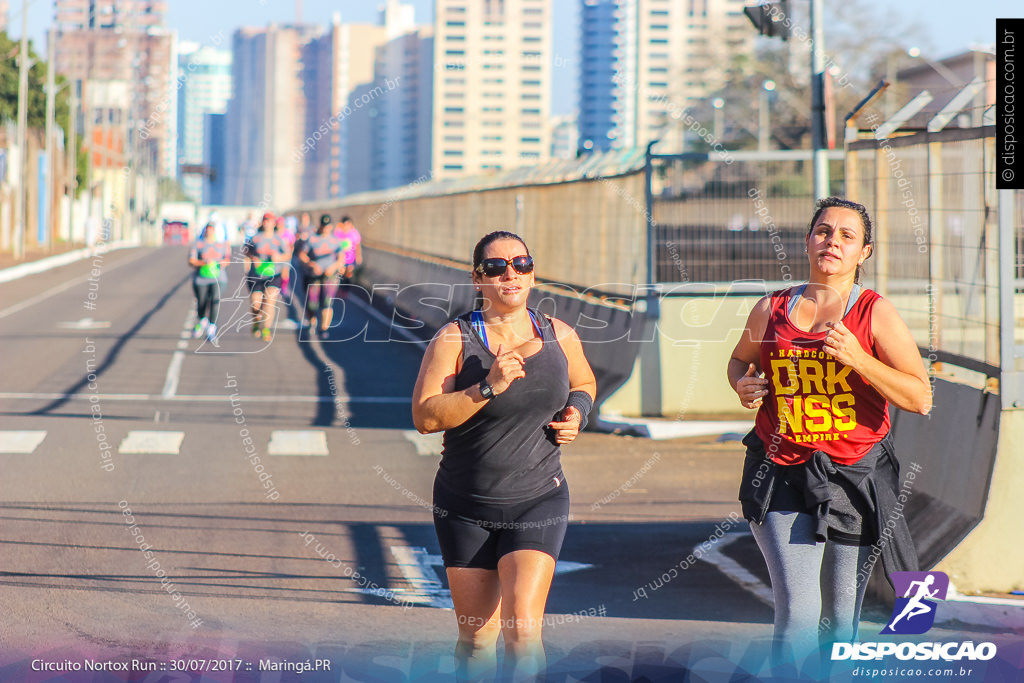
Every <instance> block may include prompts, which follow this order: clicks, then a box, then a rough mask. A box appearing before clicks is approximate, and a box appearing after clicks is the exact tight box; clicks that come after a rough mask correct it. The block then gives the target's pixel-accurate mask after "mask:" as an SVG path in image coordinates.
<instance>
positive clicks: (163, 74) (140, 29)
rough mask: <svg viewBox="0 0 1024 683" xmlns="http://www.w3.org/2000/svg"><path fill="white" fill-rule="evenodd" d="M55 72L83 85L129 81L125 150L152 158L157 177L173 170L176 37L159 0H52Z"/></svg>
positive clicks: (85, 87)
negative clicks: (128, 133) (128, 139)
mask: <svg viewBox="0 0 1024 683" xmlns="http://www.w3.org/2000/svg"><path fill="white" fill-rule="evenodd" d="M54 6H55V19H56V21H55V32H56V35H55V36H54V37H55V43H56V44H55V50H56V66H57V71H58V72H59V73H61V74H63V75H64V76H65V77H67V78H68V79H70V80H80V81H82V83H83V86H82V88H83V101H88V99H89V95H88V90H89V88H90V85H91V84H94V83H102V82H106V81H118V82H127V83H129V84H130V88H129V92H130V94H131V96H130V99H129V101H128V102H126V103H125V105H126V109H127V112H128V114H127V120H126V121H125V122H124V125H125V127H126V130H132V131H134V132H133V139H132V141H131V142H130V147H131V148H130V149H129V153H130V154H131V155H132V156H133V157H135V158H139V157H141V156H143V155H145V156H155V157H156V164H157V166H158V170H159V172H160V173H161V175H165V176H172V177H173V176H175V175H176V174H177V168H176V167H177V162H176V158H175V157H176V154H175V152H176V150H175V137H176V135H177V121H176V119H177V83H176V82H175V78H174V75H175V67H176V59H175V38H174V34H173V33H172V32H170V31H167V30H165V29H163V28H162V25H163V20H164V13H165V12H166V6H167V3H166V2H164V1H163V0H54Z"/></svg>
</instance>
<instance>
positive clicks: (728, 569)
mask: <svg viewBox="0 0 1024 683" xmlns="http://www.w3.org/2000/svg"><path fill="white" fill-rule="evenodd" d="M745 536H750V533H749V532H746V531H739V532H729V533H727V534H725V536H723V537H722V540H720V541H719V542H718V543H716V544H714V545H712V546H711V550H709V551H708V552H706V553H704V555H703V556H702V557H701V558H700V559H701V560H704V561H705V562H707V563H708V564H711V565H714V566H715V567H716V568H717V569H718V571H720V572H722V573H723V574H725V575H726V576H728V577H729V578H730V579H732V580H733V581H735V582H736V583H737V584H739V585H740V587H741V588H745V589H746V590H747V591H749V592H750V593H752V594H753V595H754V597H755V598H757V599H758V600H760V601H761V602H763V603H765V604H766V605H768V606H769V607H774V606H775V598H774V597H773V596H772V589H771V588H769V587H768V586H766V585H764V583H763V582H762V581H761V579H759V578H757V577H756V576H754V575H753V574H751V573H750V571H748V570H747V569H746V568H745V567H743V566H742V565H741V564H740V563H739V562H737V561H736V560H734V559H732V558H731V557H728V556H727V555H726V554H725V553H724V552H722V551H723V550H725V548H727V547H729V546H730V545H731V544H733V543H735V542H736V541H738V540H740V539H741V538H743V537H745Z"/></svg>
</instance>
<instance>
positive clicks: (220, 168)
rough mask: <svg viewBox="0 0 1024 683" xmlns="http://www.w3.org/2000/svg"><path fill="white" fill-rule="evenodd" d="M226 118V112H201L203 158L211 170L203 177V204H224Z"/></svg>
mask: <svg viewBox="0 0 1024 683" xmlns="http://www.w3.org/2000/svg"><path fill="white" fill-rule="evenodd" d="M226 119H227V115H226V114H203V159H204V161H205V165H206V166H207V167H209V168H210V169H211V171H212V172H211V173H210V175H208V176H206V177H204V178H203V198H202V203H203V204H212V205H221V204H224V167H225V155H226V153H227V148H226V147H225V145H224V139H225V135H226V131H225V121H226Z"/></svg>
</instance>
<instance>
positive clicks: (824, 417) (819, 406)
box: [793, 394, 832, 434]
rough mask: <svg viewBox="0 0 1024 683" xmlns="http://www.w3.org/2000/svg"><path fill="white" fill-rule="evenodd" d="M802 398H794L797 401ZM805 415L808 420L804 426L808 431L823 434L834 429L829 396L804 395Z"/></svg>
mask: <svg viewBox="0 0 1024 683" xmlns="http://www.w3.org/2000/svg"><path fill="white" fill-rule="evenodd" d="M799 400H800V398H795V399H793V402H794V403H796V402H797V401H799ZM803 404H804V415H806V416H807V418H808V419H807V420H805V421H804V427H805V428H806V430H807V431H808V432H815V433H817V434H821V433H822V432H827V431H828V430H830V429H832V412H831V410H830V408H831V401H829V400H828V396H821V395H817V394H815V395H813V396H804V397H803Z"/></svg>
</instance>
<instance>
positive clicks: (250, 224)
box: [238, 213, 260, 245]
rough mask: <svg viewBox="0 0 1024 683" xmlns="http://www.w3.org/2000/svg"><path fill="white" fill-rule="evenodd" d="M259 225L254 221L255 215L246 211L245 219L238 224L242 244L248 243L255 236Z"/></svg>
mask: <svg viewBox="0 0 1024 683" xmlns="http://www.w3.org/2000/svg"><path fill="white" fill-rule="evenodd" d="M259 227H260V226H259V225H258V224H257V223H256V217H255V216H253V215H252V213H248V214H246V216H245V220H244V221H242V222H241V224H240V225H239V226H238V232H240V233H241V234H242V244H243V245H244V244H248V243H249V242H250V241H251V240H252V238H253V237H255V236H256V231H257V230H258V229H259Z"/></svg>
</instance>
